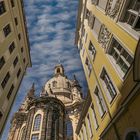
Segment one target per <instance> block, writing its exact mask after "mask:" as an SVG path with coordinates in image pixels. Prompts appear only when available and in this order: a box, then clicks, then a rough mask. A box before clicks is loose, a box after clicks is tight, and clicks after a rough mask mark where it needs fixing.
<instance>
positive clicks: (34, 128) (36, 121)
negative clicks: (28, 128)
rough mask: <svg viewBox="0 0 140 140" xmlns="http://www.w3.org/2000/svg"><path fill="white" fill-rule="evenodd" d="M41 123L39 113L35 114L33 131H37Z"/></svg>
mask: <svg viewBox="0 0 140 140" xmlns="http://www.w3.org/2000/svg"><path fill="white" fill-rule="evenodd" d="M40 124H41V114H37V115H36V116H35V119H34V126H33V131H39V129H40Z"/></svg>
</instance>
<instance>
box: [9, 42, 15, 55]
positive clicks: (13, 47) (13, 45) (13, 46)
mask: <svg viewBox="0 0 140 140" xmlns="http://www.w3.org/2000/svg"><path fill="white" fill-rule="evenodd" d="M14 49H15V43H14V42H12V43H11V44H10V46H9V52H10V54H11V53H12V52H13V50H14Z"/></svg>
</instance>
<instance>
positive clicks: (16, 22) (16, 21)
mask: <svg viewBox="0 0 140 140" xmlns="http://www.w3.org/2000/svg"><path fill="white" fill-rule="evenodd" d="M15 24H16V25H18V20H17V18H16V17H15Z"/></svg>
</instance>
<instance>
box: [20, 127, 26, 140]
mask: <svg viewBox="0 0 140 140" xmlns="http://www.w3.org/2000/svg"><path fill="white" fill-rule="evenodd" d="M25 135H26V128H25V126H24V127H23V128H22V130H21V140H25Z"/></svg>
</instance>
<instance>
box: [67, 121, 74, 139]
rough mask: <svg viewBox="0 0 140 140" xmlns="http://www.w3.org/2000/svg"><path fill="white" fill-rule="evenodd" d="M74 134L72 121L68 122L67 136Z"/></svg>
mask: <svg viewBox="0 0 140 140" xmlns="http://www.w3.org/2000/svg"><path fill="white" fill-rule="evenodd" d="M72 135H73V128H72V123H71V121H67V122H66V136H67V137H70V136H72Z"/></svg>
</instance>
